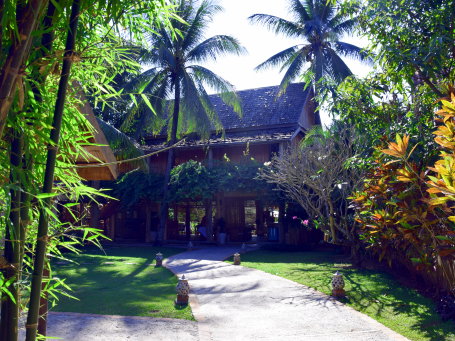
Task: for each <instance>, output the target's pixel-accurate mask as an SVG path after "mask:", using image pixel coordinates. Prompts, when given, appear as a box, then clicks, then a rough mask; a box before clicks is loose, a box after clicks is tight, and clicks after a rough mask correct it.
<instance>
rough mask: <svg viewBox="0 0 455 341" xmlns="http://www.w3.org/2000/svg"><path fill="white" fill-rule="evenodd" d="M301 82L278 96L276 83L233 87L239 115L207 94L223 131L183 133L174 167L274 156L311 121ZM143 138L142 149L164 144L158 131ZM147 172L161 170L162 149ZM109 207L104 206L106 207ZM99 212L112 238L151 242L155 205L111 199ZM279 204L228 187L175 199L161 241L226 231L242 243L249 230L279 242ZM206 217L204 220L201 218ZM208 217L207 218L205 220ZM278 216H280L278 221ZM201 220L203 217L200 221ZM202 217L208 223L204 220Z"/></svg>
mask: <svg viewBox="0 0 455 341" xmlns="http://www.w3.org/2000/svg"><path fill="white" fill-rule="evenodd" d="M305 91H307V90H304V84H302V83H296V84H290V85H289V87H288V89H287V91H286V93H284V94H282V95H281V96H278V92H279V87H278V86H273V87H265V88H258V89H250V90H244V91H239V92H238V95H239V97H240V99H241V102H242V107H243V116H242V117H239V116H238V115H237V114H236V113H235V112H234V111H233V110H232V108H230V107H229V106H227V105H226V104H224V103H223V102H222V101H221V99H220V97H219V96H218V95H212V96H210V99H211V101H212V104H213V105H214V107H215V108H216V110H217V114H218V116H219V118H220V120H221V123H222V124H223V127H224V133H223V134H221V133H216V132H215V131H213V133H212V134H211V136H210V138H209V139H207V140H201V139H199V138H197V137H193V138H191V137H188V138H187V139H185V142H184V143H183V144H181V145H179V146H178V147H176V151H175V155H176V165H178V164H182V163H185V162H187V161H189V160H195V161H199V162H205V163H206V164H207V165H209V166H210V165H211V164H212V163H213V162H223V161H224V160H230V162H232V163H236V162H241V161H242V160H244V159H245V155H247V156H248V158H252V159H254V160H255V161H257V162H259V163H265V162H268V161H270V160H271V158H272V157H273V155H277V154H278V155H279V154H280V153H281V152H283V150H284V149H285V148H286V147H287V146H289V144H291V143H296V142H298V141H299V140H300V139H302V138H303V136H304V135H305V131H306V130H308V129H309V128H311V126H312V125H313V123H314V110H312V108H311V103H308V102H307V101H306V98H307V96H306V93H305ZM165 131H166V130H163V134H161V135H154V136H149V137H148V138H146V146H145V147H144V152H145V153H148V152H151V151H155V150H160V149H162V148H163V147H164V146H165V145H166V141H167V136H166V135H165V134H164V132H165ZM148 162H149V166H150V169H151V171H153V172H156V173H164V171H165V169H166V162H167V152H162V153H159V154H157V155H153V156H151V157H150V158H149V160H148ZM109 205H110V206H109ZM109 205H108V206H107V207H105V208H104V210H103V213H102V215H103V219H104V225H105V228H106V233H107V234H108V236H109V237H110V238H111V239H113V240H118V241H120V240H135V241H153V240H154V238H155V237H156V229H157V226H158V223H159V220H157V216H158V214H159V204H158V203H153V202H143V203H141V204H139V205H137V206H136V207H133V208H131V209H129V210H125V209H123V210H122V209H121V205H120V204H119V203H111V204H109ZM283 216H284V207H278V206H276V205H275V206H274V205H272V204H271V203H269V202H266V201H264V198H263V197H262V193H260V192H247V191H235V192H233V191H229V192H224V193H217V194H216V195H215V196H214V198H213V200H212V201H205V202H185V203H176V204H173V205H171V206H170V210H169V215H168V217H169V218H168V221H167V224H166V232H165V239H167V240H188V239H189V238H202V239H209V240H211V239H212V237H211V235H212V233H211V231H213V237H214V238H215V239H217V238H219V235H220V234H221V233H226V235H227V240H228V241H233V242H244V241H248V240H249V239H250V238H251V231H254V234H255V235H257V236H258V238H268V239H269V240H277V241H278V239H280V240H281V241H284V239H285V234H284V233H283V231H282V230H281V233H279V232H278V230H280V229H282V226H281V225H280V224H279V223H278V222H277V221H278V220H280V221H282V220H283V219H282V218H283ZM207 217H208V219H207ZM210 217H211V218H210ZM279 218H281V219H279ZM202 219H205V220H206V221H204V222H203V224H201V222H202ZM207 220H208V221H207ZM198 221H199V225H207V226H208V231H209V232H207V233H208V234H209V235H206V236H201V235H200V233H198V231H194V226H195V225H196V223H197V222H198ZM191 231H192V232H193V233H190V232H191Z"/></svg>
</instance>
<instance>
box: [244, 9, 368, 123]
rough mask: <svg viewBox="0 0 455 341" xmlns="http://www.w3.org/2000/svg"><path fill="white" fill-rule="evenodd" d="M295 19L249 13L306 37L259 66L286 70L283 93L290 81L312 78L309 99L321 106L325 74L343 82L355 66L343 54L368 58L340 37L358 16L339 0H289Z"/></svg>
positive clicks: (293, 35)
mask: <svg viewBox="0 0 455 341" xmlns="http://www.w3.org/2000/svg"><path fill="white" fill-rule="evenodd" d="M289 4H290V10H291V14H292V15H293V17H294V20H293V21H290V20H286V19H283V18H280V17H276V16H273V15H269V14H254V15H252V16H250V17H249V20H250V21H251V22H253V23H259V24H263V25H265V26H266V27H267V28H268V29H270V30H272V31H274V32H275V33H276V34H284V35H286V36H288V37H291V38H302V39H303V40H304V43H302V44H297V45H294V46H291V47H289V48H287V49H285V50H283V51H281V52H279V53H277V54H275V55H273V56H272V57H270V58H269V59H267V60H266V61H265V62H263V63H262V64H260V65H258V66H257V67H256V70H261V69H265V68H268V67H274V66H281V70H282V71H283V70H286V72H285V74H284V77H283V79H282V81H281V84H280V88H281V91H280V93H283V92H284V91H286V87H287V86H288V85H289V83H290V82H292V81H293V80H295V79H296V78H297V77H299V76H301V75H302V72H303V78H304V79H307V80H311V82H312V84H311V90H310V91H308V92H307V93H308V96H309V99H313V108H317V106H318V105H317V103H316V100H315V99H314V98H315V97H316V95H317V90H318V85H320V81H321V79H323V78H330V79H332V80H334V81H335V82H337V83H340V82H341V81H342V80H343V79H345V78H346V77H347V76H350V75H352V72H351V70H350V69H349V67H348V66H347V65H346V63H345V62H344V61H343V60H342V59H341V57H340V56H348V57H354V58H358V59H360V60H365V59H366V58H367V55H366V53H364V52H363V51H362V50H361V48H359V47H357V46H355V45H352V44H349V43H345V42H343V41H340V38H341V37H342V36H343V35H344V34H348V33H351V32H352V31H353V29H354V28H355V26H356V24H357V18H355V17H351V16H350V15H349V14H346V13H345V12H343V11H340V10H338V7H337V6H338V5H337V3H336V2H335V1H330V0H314V1H313V0H303V1H301V0H289ZM314 123H315V124H321V119H320V117H319V112H318V111H315V116H314Z"/></svg>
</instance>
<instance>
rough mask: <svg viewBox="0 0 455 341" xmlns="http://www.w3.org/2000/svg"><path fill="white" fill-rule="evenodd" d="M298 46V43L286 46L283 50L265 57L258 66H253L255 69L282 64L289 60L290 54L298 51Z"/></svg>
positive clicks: (292, 54)
mask: <svg viewBox="0 0 455 341" xmlns="http://www.w3.org/2000/svg"><path fill="white" fill-rule="evenodd" d="M298 47H299V45H295V46H292V47H290V48H287V49H286V50H283V51H281V52H278V53H277V54H275V55H273V56H272V57H270V58H269V59H267V60H266V61H265V62H263V63H261V64H259V65H258V66H256V67H255V70H263V69H266V68H269V67H275V66H279V65H282V64H283V63H285V62H286V61H288V60H290V58H292V56H294V55H296V54H297V53H298V52H297V51H298Z"/></svg>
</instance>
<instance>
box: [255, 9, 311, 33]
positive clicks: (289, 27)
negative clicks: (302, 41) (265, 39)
mask: <svg viewBox="0 0 455 341" xmlns="http://www.w3.org/2000/svg"><path fill="white" fill-rule="evenodd" d="M248 20H249V21H250V22H251V23H255V24H256V23H257V24H262V25H264V26H265V27H266V28H267V29H269V30H271V31H272V32H274V33H276V34H284V35H285V36H287V37H295V38H297V37H301V35H302V27H301V26H300V25H299V24H297V23H295V22H292V21H289V20H286V19H283V18H280V17H276V16H274V15H270V14H253V15H252V16H250V17H248Z"/></svg>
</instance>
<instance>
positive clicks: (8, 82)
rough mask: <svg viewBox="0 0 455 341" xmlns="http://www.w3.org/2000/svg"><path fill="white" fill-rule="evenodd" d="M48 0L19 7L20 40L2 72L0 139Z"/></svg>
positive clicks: (0, 80) (0, 75)
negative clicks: (34, 31) (34, 34)
mask: <svg viewBox="0 0 455 341" xmlns="http://www.w3.org/2000/svg"><path fill="white" fill-rule="evenodd" d="M47 2H48V0H31V1H29V2H28V3H27V5H26V6H24V7H22V6H17V25H18V34H17V37H19V39H17V40H15V41H14V42H13V44H12V46H11V48H10V50H9V52H8V57H7V58H6V60H5V63H4V64H3V65H2V68H1V70H0V138H1V137H2V135H3V129H4V127H5V123H6V117H7V115H8V112H9V109H10V107H11V104H12V101H13V97H14V92H15V90H16V84H17V78H18V77H19V74H20V73H21V69H22V67H23V64H24V61H25V60H26V59H27V58H28V55H29V53H30V45H31V44H30V43H31V41H32V40H33V36H32V32H33V30H34V29H35V27H36V24H37V22H38V19H39V17H40V15H41V13H42V12H43V9H44V8H46V6H47Z"/></svg>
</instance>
